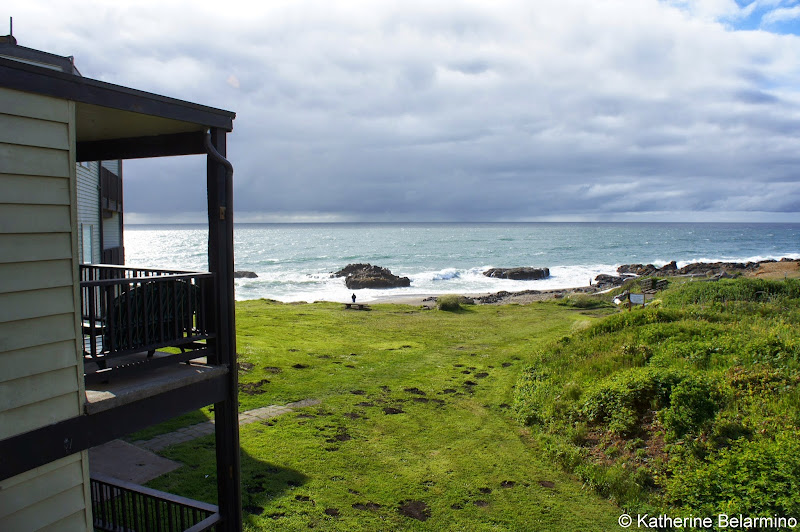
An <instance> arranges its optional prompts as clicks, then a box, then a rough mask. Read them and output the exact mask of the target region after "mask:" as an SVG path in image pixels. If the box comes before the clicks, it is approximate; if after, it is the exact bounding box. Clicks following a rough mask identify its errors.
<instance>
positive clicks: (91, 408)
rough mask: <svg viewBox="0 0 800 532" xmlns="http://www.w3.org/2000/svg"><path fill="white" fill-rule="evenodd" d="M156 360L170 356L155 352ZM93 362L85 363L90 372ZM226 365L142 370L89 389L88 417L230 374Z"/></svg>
mask: <svg viewBox="0 0 800 532" xmlns="http://www.w3.org/2000/svg"><path fill="white" fill-rule="evenodd" d="M153 356H154V357H156V358H158V357H164V356H169V353H162V352H159V351H156V353H155V355H153ZM146 357H147V353H135V354H132V355H127V356H124V357H119V358H116V359H114V360H113V364H114V365H124V364H130V363H132V362H136V361H139V360H143V359H145V358H146ZM93 365H94V362H87V363H86V366H85V367H86V370H87V371H91V370H93V369H94V368H93V367H92V366H93ZM227 371H228V370H227V368H226V367H224V366H210V365H208V364H207V363H206V359H205V358H197V359H194V360H191V361H190V362H189V363H188V364H183V363H180V364H179V363H176V364H171V365H169V366H165V367H162V368H156V369H153V370H151V371H143V372H142V373H139V374H136V375H135V376H133V375H132V376H127V377H116V378H113V379H112V380H111V381H110V382H108V383H102V384H89V385H87V386H86V403H85V405H84V410H85V412H86V413H87V414H95V413H97V412H102V411H104V410H108V409H111V408H116V407H118V406H122V405H124V404H128V403H131V402H133V401H138V400H140V399H144V398H146V397H151V396H154V395H157V394H160V393H163V392H167V391H170V390H174V389H177V388H180V387H183V386H187V385H189V384H194V383H196V382H201V381H204V380H208V379H212V378H214V377H217V376H219V375H224V374H225V373H227Z"/></svg>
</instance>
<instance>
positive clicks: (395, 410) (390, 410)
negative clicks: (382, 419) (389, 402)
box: [383, 406, 405, 415]
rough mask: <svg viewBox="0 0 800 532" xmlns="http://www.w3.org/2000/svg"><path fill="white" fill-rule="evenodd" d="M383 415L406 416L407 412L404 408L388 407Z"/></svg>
mask: <svg viewBox="0 0 800 532" xmlns="http://www.w3.org/2000/svg"><path fill="white" fill-rule="evenodd" d="M383 413H384V414H387V415H392V414H405V411H404V410H403V409H402V408H395V407H393V406H387V407H385V408H384V409H383Z"/></svg>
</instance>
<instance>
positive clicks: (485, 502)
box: [473, 499, 489, 508]
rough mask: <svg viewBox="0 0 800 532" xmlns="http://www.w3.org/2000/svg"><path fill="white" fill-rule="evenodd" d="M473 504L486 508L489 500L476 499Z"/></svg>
mask: <svg viewBox="0 0 800 532" xmlns="http://www.w3.org/2000/svg"><path fill="white" fill-rule="evenodd" d="M473 504H475V506H477V507H478V508H486V507H487V506H489V502H488V501H484V500H483V499H478V500H477V501H475V502H474V503H473Z"/></svg>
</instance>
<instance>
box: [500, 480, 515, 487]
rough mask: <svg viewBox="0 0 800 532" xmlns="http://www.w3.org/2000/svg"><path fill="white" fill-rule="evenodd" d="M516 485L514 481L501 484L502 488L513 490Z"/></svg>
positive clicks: (505, 481)
mask: <svg viewBox="0 0 800 532" xmlns="http://www.w3.org/2000/svg"><path fill="white" fill-rule="evenodd" d="M516 485H517V483H516V482H514V481H513V480H504V481H503V482H501V483H500V487H501V488H513V487H514V486H516Z"/></svg>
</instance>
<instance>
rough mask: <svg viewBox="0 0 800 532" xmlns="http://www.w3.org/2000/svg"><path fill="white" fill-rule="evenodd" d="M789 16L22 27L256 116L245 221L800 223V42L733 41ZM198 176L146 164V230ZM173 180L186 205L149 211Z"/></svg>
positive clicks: (145, 14) (190, 17)
mask: <svg viewBox="0 0 800 532" xmlns="http://www.w3.org/2000/svg"><path fill="white" fill-rule="evenodd" d="M767 4H772V5H771V6H769V5H767ZM786 7H787V6H786V5H784V4H782V3H781V2H768V3H764V2H761V3H759V5H758V6H753V5H751V6H749V7H748V6H745V7H744V8H740V7H738V5H737V4H736V3H735V2H733V1H728V0H682V1H677V0H676V1H671V2H667V1H663V2H659V1H657V0H637V1H636V2H630V1H623V0H612V1H609V2H603V3H597V2H588V1H585V0H542V1H539V2H535V3H530V2H524V1H511V0H509V1H501V2H491V3H460V2H459V3H450V2H434V3H431V2H414V1H409V2H403V3H400V4H397V3H388V2H386V3H384V2H364V3H354V4H351V3H344V2H318V1H310V0H308V1H293V2H265V3H262V4H250V3H239V2H235V1H234V2H228V3H227V4H225V6H224V9H220V7H219V5H218V4H211V3H204V2H191V3H190V2H169V3H166V2H161V3H156V2H150V1H142V2H136V3H133V2H114V3H107V2H90V1H88V0H86V1H83V0H71V1H68V2H63V3H60V4H58V7H53V8H47V9H45V8H43V7H41V6H31V5H29V3H23V2H21V1H20V2H15V1H12V5H11V6H10V9H9V11H10V13H9V14H12V15H14V17H15V30H16V31H15V33H16V34H17V37H18V39H19V40H20V44H23V45H25V46H31V47H35V48H40V49H44V50H48V51H51V52H54V53H59V54H63V55H75V56H76V61H77V64H78V67H79V68H80V69H81V71H82V72H83V73H84V75H87V76H89V77H94V78H98V79H103V80H106V81H110V82H113V83H119V84H122V85H129V86H132V87H136V88H141V89H144V90H149V91H152V92H156V93H162V94H166V95H169V96H174V97H178V98H181V99H185V100H189V101H195V102H198V103H203V104H206V105H212V106H215V107H221V108H224V109H230V110H233V111H236V112H237V119H236V121H235V124H234V127H235V130H234V133H233V134H232V135H231V136H230V138H229V157H230V158H231V160H232V161H233V163H234V166H235V169H236V174H235V175H236V177H235V183H236V189H235V194H236V210H237V219H239V220H272V219H275V220H302V219H319V220H531V219H570V218H571V219H622V220H629V219H643V220H647V219H652V218H653V217H654V216H655V217H662V218H669V217H671V216H680V217H685V216H687V213H688V215H690V216H693V217H695V218H696V219H709V220H714V219H724V220H730V219H737V217H738V218H740V219H742V220H747V219H758V220H770V219H776V220H778V219H780V220H787V219H791V220H794V221H800V213H798V208H797V207H798V204H800V199H798V189H800V186H798V179H799V178H800V176H798V171H800V137H798V136H797V134H796V132H797V131H798V126H800V92H798V90H797V87H798V86H800V67H798V65H800V61H798V53H797V50H800V38H798V37H797V36H795V35H777V34H772V33H769V32H767V31H765V30H760V31H736V30H735V21H736V20H740V19H744V18H746V17H748V16H751V15H752V14H753V12H754V10H755V9H785V8H786ZM785 14H786V13H785V12H779V13H778V14H776V15H775V17H778V16H782V15H785ZM720 21H721V22H720ZM731 21H734V22H731ZM187 161H188V159H187V158H182V159H176V160H173V161H147V162H129V163H127V166H126V170H125V179H126V201H127V206H126V209H127V210H128V211H129V212H130V213H131V214H132V217H131V218H130V219H134V220H139V221H141V220H147V219H153V220H157V219H159V214H160V213H165V212H166V213H170V215H172V216H175V217H177V218H180V215H181V213H186V216H187V217H188V216H190V215H191V216H202V212H203V209H204V204H203V202H204V194H205V192H204V189H203V186H202V183H203V180H204V177H203V174H202V172H203V170H202V161H199V162H191V161H188V162H187ZM156 181H157V182H158V183H160V184H163V186H164V187H166V189H167V190H174V191H175V192H176V195H173V194H159V196H158V197H153V196H152V195H150V194H149V190H150V189H151V188H152V184H154V183H155V182H156ZM186 190H191V191H192V192H190V193H189V194H188V195H185V194H184V195H183V196H181V195H180V194H178V191H186ZM176 198H179V199H176ZM191 213H193V214H191ZM197 213H200V214H199V215H198V214H197ZM672 213H679V214H674V215H673V214H672ZM187 219H188V218H187Z"/></svg>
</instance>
